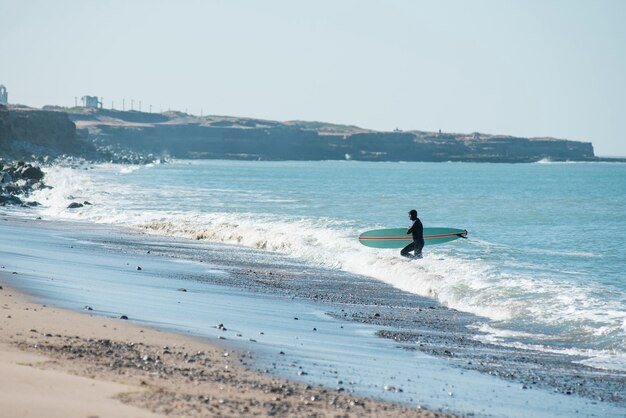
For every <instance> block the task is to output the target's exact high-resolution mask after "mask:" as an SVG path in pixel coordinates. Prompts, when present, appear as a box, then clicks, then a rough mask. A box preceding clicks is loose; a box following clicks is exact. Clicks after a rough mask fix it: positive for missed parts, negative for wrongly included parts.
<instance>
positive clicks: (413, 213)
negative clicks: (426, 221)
mask: <svg viewBox="0 0 626 418" xmlns="http://www.w3.org/2000/svg"><path fill="white" fill-rule="evenodd" d="M409 219H411V220H412V221H414V220H416V219H417V211H416V210H415V209H411V210H410V211H409Z"/></svg>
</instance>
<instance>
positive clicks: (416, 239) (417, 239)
mask: <svg viewBox="0 0 626 418" xmlns="http://www.w3.org/2000/svg"><path fill="white" fill-rule="evenodd" d="M406 233H407V234H412V235H413V242H412V243H410V244H409V245H407V246H406V247H404V248H403V249H402V251H400V255H403V256H405V257H408V256H410V254H409V252H410V251H413V250H415V257H421V256H422V248H424V225H422V221H420V218H417V219H415V220H414V221H413V225H411V227H410V228H409V229H408V230H407V231H406Z"/></svg>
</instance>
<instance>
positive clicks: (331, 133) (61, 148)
mask: <svg viewBox="0 0 626 418" xmlns="http://www.w3.org/2000/svg"><path fill="white" fill-rule="evenodd" d="M44 154H45V155H49V156H51V157H55V156H58V155H61V154H64V155H71V156H79V157H84V158H87V159H92V160H105V161H107V160H112V161H128V162H137V161H144V160H149V159H152V158H162V157H169V158H181V159H200V158H202V159H243V160H356V161H429V162H445V161H464V162H494V163H528V162H537V161H541V160H550V161H617V162H626V159H619V158H598V157H596V156H595V154H594V151H593V145H592V144H591V143H589V142H579V141H571V140H566V139H556V138H520V137H513V136H507V135H489V134H483V133H477V132H475V133H469V134H460V133H446V132H424V131H399V130H396V131H393V132H381V131H374V130H370V129H364V128H360V127H357V126H348V125H337V124H330V123H324V122H305V121H288V122H277V121H271V120H262V119H253V118H244V117H232V116H201V117H200V116H194V115H189V114H186V113H182V112H171V111H170V112H164V113H147V112H140V111H134V110H131V111H119V110H107V109H102V108H98V107H73V108H61V107H56V106H45V107H44V108H43V109H34V108H29V107H25V106H13V105H8V106H7V105H0V156H2V157H3V158H5V159H7V158H27V157H28V156H31V155H39V156H41V155H44Z"/></svg>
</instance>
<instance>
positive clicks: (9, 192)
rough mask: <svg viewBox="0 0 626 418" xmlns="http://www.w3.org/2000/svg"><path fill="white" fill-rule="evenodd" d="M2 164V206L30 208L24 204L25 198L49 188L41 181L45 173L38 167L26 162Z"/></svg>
mask: <svg viewBox="0 0 626 418" xmlns="http://www.w3.org/2000/svg"><path fill="white" fill-rule="evenodd" d="M0 164H1V165H2V170H1V171H0V206H7V205H19V206H29V205H27V204H24V201H23V198H25V197H28V195H29V194H30V192H31V191H34V190H39V189H42V188H45V187H47V186H45V185H44V184H43V182H42V181H41V180H42V179H43V177H44V172H43V171H42V170H41V168H39V167H37V166H34V165H32V164H28V163H25V162H24V161H17V162H13V163H5V162H0ZM18 196H21V197H18Z"/></svg>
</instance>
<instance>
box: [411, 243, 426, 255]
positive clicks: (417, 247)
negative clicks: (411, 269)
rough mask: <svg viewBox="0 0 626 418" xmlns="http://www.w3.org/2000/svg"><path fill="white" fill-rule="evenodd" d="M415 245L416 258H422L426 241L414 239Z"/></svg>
mask: <svg viewBox="0 0 626 418" xmlns="http://www.w3.org/2000/svg"><path fill="white" fill-rule="evenodd" d="M413 246H414V247H415V258H422V249H423V248H424V241H423V240H421V241H414V242H413Z"/></svg>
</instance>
